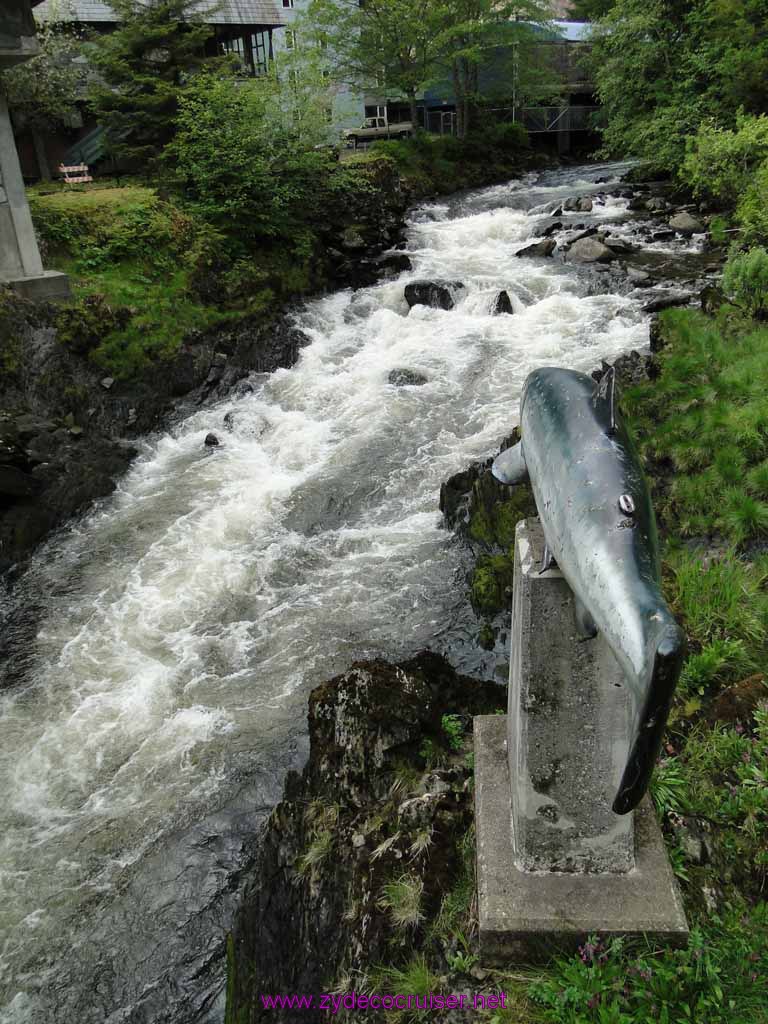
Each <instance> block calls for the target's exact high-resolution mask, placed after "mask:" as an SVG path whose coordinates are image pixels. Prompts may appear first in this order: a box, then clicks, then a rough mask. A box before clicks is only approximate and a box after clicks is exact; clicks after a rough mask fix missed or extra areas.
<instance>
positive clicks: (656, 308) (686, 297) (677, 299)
mask: <svg viewBox="0 0 768 1024" xmlns="http://www.w3.org/2000/svg"><path fill="white" fill-rule="evenodd" d="M692 298H693V295H692V293H691V292H667V293H666V294H665V295H659V296H658V298H655V299H651V301H650V302H646V304H645V305H644V306H643V312H644V313H660V312H661V311H662V310H663V309H672V307H673V306H687V305H688V303H689V302H690V301H691V299H692Z"/></svg>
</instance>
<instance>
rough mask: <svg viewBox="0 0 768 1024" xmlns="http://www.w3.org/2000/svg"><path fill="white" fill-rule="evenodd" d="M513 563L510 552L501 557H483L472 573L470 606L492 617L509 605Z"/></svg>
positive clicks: (513, 569)
mask: <svg viewBox="0 0 768 1024" xmlns="http://www.w3.org/2000/svg"><path fill="white" fill-rule="evenodd" d="M514 571H515V561H514V557H513V554H512V551H510V552H509V553H508V554H502V555H484V556H482V557H481V558H479V559H478V561H477V564H476V565H475V570H474V572H473V573H472V584H471V596H472V604H473V605H474V607H475V609H476V610H477V611H478V612H482V613H483V614H484V615H494V614H495V613H496V612H499V611H501V610H502V609H503V608H505V607H506V606H507V605H508V604H509V600H510V598H509V595H510V593H511V590H512V583H513V580H514Z"/></svg>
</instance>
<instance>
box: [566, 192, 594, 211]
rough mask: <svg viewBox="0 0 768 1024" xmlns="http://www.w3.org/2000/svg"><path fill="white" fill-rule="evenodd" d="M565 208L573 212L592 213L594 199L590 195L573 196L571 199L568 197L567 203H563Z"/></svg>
mask: <svg viewBox="0 0 768 1024" xmlns="http://www.w3.org/2000/svg"><path fill="white" fill-rule="evenodd" d="M563 209H564V210H569V211H571V212H573V211H576V212H578V213H591V212H592V200H591V199H590V198H589V196H573V197H571V198H570V199H566V201H565V203H563Z"/></svg>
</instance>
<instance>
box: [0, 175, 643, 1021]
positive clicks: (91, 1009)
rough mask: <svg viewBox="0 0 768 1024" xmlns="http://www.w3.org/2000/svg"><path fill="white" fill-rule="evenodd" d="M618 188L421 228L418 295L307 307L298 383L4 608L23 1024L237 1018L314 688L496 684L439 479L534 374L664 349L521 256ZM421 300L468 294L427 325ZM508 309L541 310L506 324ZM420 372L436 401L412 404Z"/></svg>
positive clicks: (8, 889)
mask: <svg viewBox="0 0 768 1024" xmlns="http://www.w3.org/2000/svg"><path fill="white" fill-rule="evenodd" d="M621 170H622V168H618V167H616V166H613V167H606V166H602V167H591V168H588V169H587V168H581V169H578V170H571V171H559V172H548V173H546V174H543V175H542V176H541V177H540V178H538V179H537V178H536V177H535V176H533V175H531V176H530V177H529V178H528V179H526V180H523V181H518V182H512V183H511V184H508V185H503V186H498V187H494V188H490V189H485V190H483V191H480V192H476V193H473V194H470V195H466V196H462V197H458V198H456V199H455V200H452V201H447V202H445V203H444V204H435V205H429V206H425V207H422V208H420V209H418V210H416V211H415V212H414V214H413V218H412V221H411V223H410V231H409V252H410V254H411V257H412V260H413V265H414V270H413V272H412V273H408V274H404V275H402V276H401V277H400V278H399V279H397V280H389V281H386V282H383V283H381V284H378V285H376V286H375V287H372V288H367V289H364V290H361V291H358V292H356V293H352V292H350V291H343V292H339V293H337V294H335V295H330V296H328V297H326V298H322V299H319V300H317V301H314V302H312V303H310V304H309V305H308V306H307V307H306V308H305V309H303V310H302V311H301V312H300V313H299V314H298V317H297V319H298V323H299V325H300V326H301V327H302V328H303V329H304V331H305V332H306V333H307V334H308V335H309V337H310V338H311V343H310V344H309V345H308V346H307V347H305V348H304V349H303V350H302V352H301V356H300V359H299V361H298V363H297V364H296V366H294V367H293V368H292V369H290V370H281V371H278V372H277V373H274V374H272V375H269V376H266V375H264V376H260V377H257V378H254V379H253V381H252V384H253V391H252V392H250V393H243V394H241V396H240V397H233V398H230V399H227V400H226V401H223V402H221V403H219V404H217V405H212V406H209V407H206V408H203V409H199V410H197V411H195V412H194V413H193V414H192V415H190V416H188V417H187V418H185V419H183V420H180V421H179V422H178V423H177V424H176V425H175V427H174V428H173V429H171V430H169V432H168V433H167V434H164V435H162V436H155V437H151V438H149V439H147V440H146V442H145V445H144V449H143V451H142V453H141V455H140V457H139V458H138V459H137V460H136V462H135V464H134V465H133V467H132V468H131V470H130V471H129V472H128V473H127V474H126V476H125V478H124V479H123V480H122V481H121V483H120V486H119V488H118V490H117V492H116V493H115V494H114V495H113V496H112V497H111V498H110V499H109V500H107V501H105V502H103V503H101V504H100V505H99V506H98V507H97V508H96V509H95V510H94V511H92V512H91V513H90V514H89V515H88V516H87V517H85V518H83V519H82V520H81V521H79V522H77V523H76V524H74V525H73V526H71V527H70V528H68V529H67V530H64V531H62V532H61V533H60V534H59V535H57V536H56V537H54V538H53V539H52V540H51V541H50V542H49V543H48V544H47V545H46V546H45V548H44V549H43V550H42V551H41V552H39V554H38V555H37V556H36V557H35V559H34V561H33V563H32V565H31V566H30V568H29V570H28V571H27V573H26V575H25V577H24V578H23V579H22V581H21V582H20V583H19V585H18V586H17V588H16V589H15V590H14V593H13V597H12V598H8V599H6V601H7V603H9V604H10V603H11V602H14V603H15V604H16V605H17V606H18V605H19V603H20V604H21V605H23V606H25V607H26V608H27V609H28V610H29V614H28V616H27V618H26V619H25V618H24V616H23V615H22V616H21V617H20V616H19V615H16V616H15V617H14V622H16V623H18V624H19V625H18V626H17V629H18V636H17V637H15V638H13V640H12V645H11V646H12V656H11V658H10V659H9V660H8V662H7V664H6V667H5V673H6V675H5V679H4V681H2V679H1V678H0V683H1V684H2V686H3V688H2V689H0V794H1V796H0V800H1V801H2V807H1V808H0V1021H2V1022H4V1024H6V1022H13V1024H21V1022H24V1024H26V1022H34V1024H118V1022H131V1024H138V1022H152V1024H155V1022H160V1021H167V1022H171V1021H172V1022H173V1024H186V1022H192V1021H202V1020H206V1021H214V1020H216V1021H219V1020H221V1017H222V1014H221V997H220V995H218V993H219V990H220V979H221V970H220V968H221V951H222V937H223V935H224V934H225V932H226V929H227V927H228V924H229V922H230V920H231V915H232V912H233V908H234V906H235V903H236V899H237V891H236V889H237V882H238V872H239V871H240V870H241V869H242V867H243V866H244V865H245V864H246V863H247V861H248V858H249V856H250V853H251V851H252V843H253V840H254V834H255V833H256V832H257V830H258V825H259V823H260V821H262V820H263V816H264V814H265V813H266V811H267V810H268V809H269V807H270V806H271V805H272V804H274V802H275V801H276V800H277V799H278V798H279V795H280V790H281V786H282V781H283V777H284V774H285V771H286V770H287V769H288V768H289V767H291V766H293V767H295V766H297V765H299V764H300V763H301V760H302V758H303V757H304V756H305V737H304V724H305V707H306V699H307V693H308V691H309V689H310V688H311V687H312V686H313V685H314V684H316V683H317V682H319V681H321V680H323V679H327V678H329V677H330V676H332V675H333V674H335V673H337V672H339V671H341V670H343V669H344V668H346V667H348V666H349V664H350V663H351V662H352V661H353V660H355V659H359V658H367V657H372V656H378V655H382V656H385V657H387V658H390V659H398V658H400V657H401V656H403V655H407V654H410V653H413V652H415V651H416V650H418V649H420V648H422V647H425V646H432V647H433V648H437V649H440V650H443V651H445V652H446V653H447V654H448V655H449V657H451V658H452V659H453V660H454V662H456V663H457V664H458V665H460V666H461V667H462V668H464V669H470V670H473V671H478V672H479V671H484V672H485V673H491V672H493V663H492V659H491V660H490V661H489V655H484V654H483V652H480V653H479V654H478V653H477V652H476V649H475V647H474V646H473V645H472V643H471V639H472V637H473V636H474V635H475V634H476V632H477V623H476V622H475V621H474V620H473V617H472V614H471V612H470V611H469V609H468V608H467V603H466V598H465V569H466V567H465V565H464V564H463V562H462V557H463V556H462V555H461V551H460V549H459V547H458V545H457V544H456V543H455V541H454V540H453V539H452V537H451V535H450V533H449V532H447V531H446V530H444V529H442V527H441V517H440V514H439V512H438V508H437V501H438V493H439V489H440V483H441V481H443V480H444V479H445V478H446V477H448V476H449V475H451V474H452V473H455V472H456V471H458V470H459V469H462V468H464V467H465V466H466V465H467V463H469V462H470V461H472V460H473V459H477V458H485V457H487V456H488V455H489V454H491V453H493V452H494V451H495V450H496V449H497V447H498V443H499V441H500V439H501V438H503V437H504V436H505V435H507V434H508V433H509V431H510V429H511V427H512V426H513V424H514V423H515V422H516V417H517V400H518V396H519V393H520V389H521V385H522V382H523V380H524V378H525V376H526V374H527V373H528V372H529V370H531V369H532V368H533V367H535V366H538V365H542V364H560V365H564V366H571V367H576V368H580V369H583V370H589V369H591V368H592V367H594V366H595V365H597V364H599V361H600V359H601V358H602V357H605V358H611V357H613V356H616V355H618V354H619V353H621V352H623V351H626V350H627V349H629V348H632V347H639V346H642V345H644V344H645V343H646V341H647V324H646V323H645V322H644V318H643V316H642V314H641V313H640V301H639V300H638V298H637V297H636V296H633V295H631V294H627V295H621V294H594V292H595V291H597V290H598V289H596V287H595V280H596V275H593V276H591V277H590V276H588V275H584V274H580V273H579V272H578V271H577V270H575V269H574V268H573V267H569V266H567V265H563V264H561V263H560V262H558V261H554V260H528V259H516V258H515V257H514V253H515V251H516V250H517V249H519V248H521V246H522V244H523V243H524V242H525V240H526V239H529V238H530V237H531V236H532V235H534V234H535V231H534V225H535V224H536V222H537V221H538V222H540V221H541V213H542V211H541V209H539V211H538V213H535V212H531V211H533V210H535V208H537V207H539V208H540V207H541V205H542V204H545V203H547V202H548V201H550V200H553V199H557V198H559V197H566V196H570V195H582V194H585V193H588V192H595V191H600V189H601V186H596V185H595V184H594V179H595V178H597V177H599V176H605V175H617V174H618V173H620V172H621ZM625 208H626V200H620V199H611V198H610V197H609V198H608V200H607V202H606V203H605V205H596V206H595V210H594V213H593V214H590V215H588V216H585V215H584V214H577V215H571V219H572V220H578V221H580V222H584V221H586V222H589V223H601V222H611V223H618V222H619V221H620V220H621V218H622V217H623V216H624V214H625ZM417 277H429V278H443V279H449V280H458V281H462V282H464V284H465V285H466V290H464V291H461V292H459V293H458V302H457V306H456V308H455V309H454V310H452V311H450V312H446V311H443V310H436V309H429V308H426V307H423V306H417V307H414V309H412V310H411V311H410V313H409V311H408V307H407V304H406V303H405V301H404V298H403V287H404V284H406V283H407V281H408V280H411V279H414V278H417ZM501 288H506V289H507V290H508V291H509V293H510V295H511V296H512V297H513V302H514V305H515V314H514V316H498V317H492V316H491V315H490V308H491V303H492V301H493V299H494V297H495V295H496V294H497V292H498V290H499V289H501ZM395 368H407V369H410V370H413V371H416V372H418V373H420V374H423V375H424V376H425V377H426V378H427V380H428V383H426V384H425V385H423V386H421V387H416V386H410V387H399V388H398V387H394V386H392V385H391V384H389V383H388V380H387V378H388V374H389V373H390V371H391V370H393V369H395ZM227 413H231V417H229V419H230V422H231V430H229V431H228V430H227V429H226V428H225V427H224V426H223V419H224V416H225V415H226V414H227ZM211 430H214V431H215V432H216V433H217V434H218V435H219V437H220V438H221V440H222V445H221V446H220V447H219V448H218V449H215V450H209V449H206V448H205V447H204V445H203V439H204V437H205V435H206V433H207V432H208V431H211ZM8 610H9V609H8V608H6V611H8ZM483 657H484V658H485V661H483V660H482V658H483Z"/></svg>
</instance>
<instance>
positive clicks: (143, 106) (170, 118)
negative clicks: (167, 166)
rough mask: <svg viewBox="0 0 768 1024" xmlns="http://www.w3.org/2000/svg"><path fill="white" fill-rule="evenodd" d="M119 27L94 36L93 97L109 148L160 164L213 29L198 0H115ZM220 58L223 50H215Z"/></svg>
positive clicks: (127, 157)
mask: <svg viewBox="0 0 768 1024" xmlns="http://www.w3.org/2000/svg"><path fill="white" fill-rule="evenodd" d="M109 3H110V7H111V8H112V9H113V10H114V12H115V14H116V15H117V19H118V22H119V24H118V27H117V28H116V30H115V31H114V32H111V33H108V34H104V35H100V36H97V37H96V38H95V39H94V40H93V44H92V52H91V53H90V55H89V57H90V61H91V63H92V65H93V66H94V67H95V68H96V70H97V72H98V76H99V81H98V83H97V84H95V85H94V86H93V87H92V91H91V103H92V105H93V108H94V111H95V113H96V116H97V118H98V120H99V122H100V124H101V125H102V126H103V127H104V129H105V131H106V134H107V145H108V149H109V152H110V153H111V154H112V155H113V156H115V157H116V158H118V159H120V160H124V161H126V162H128V163H130V164H134V165H137V166H140V167H152V166H154V165H155V163H156V161H157V159H158V158H159V157H160V154H161V152H162V150H163V148H164V147H165V146H166V145H167V144H168V143H169V142H170V141H171V139H172V138H173V135H174V121H175V119H176V116H177V114H178V110H179V96H180V94H181V93H182V91H183V90H184V87H185V84H186V83H187V82H188V80H189V76H190V74H192V73H193V72H195V71H197V70H198V69H199V68H200V67H201V66H202V65H204V64H205V63H207V62H210V61H211V58H210V57H206V56H205V55H204V46H205V43H206V40H207V39H208V38H209V37H210V35H211V29H210V27H209V26H208V25H206V24H205V23H204V22H203V21H202V19H201V17H200V15H199V14H198V13H197V7H198V0H109ZM214 59H215V58H214Z"/></svg>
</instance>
